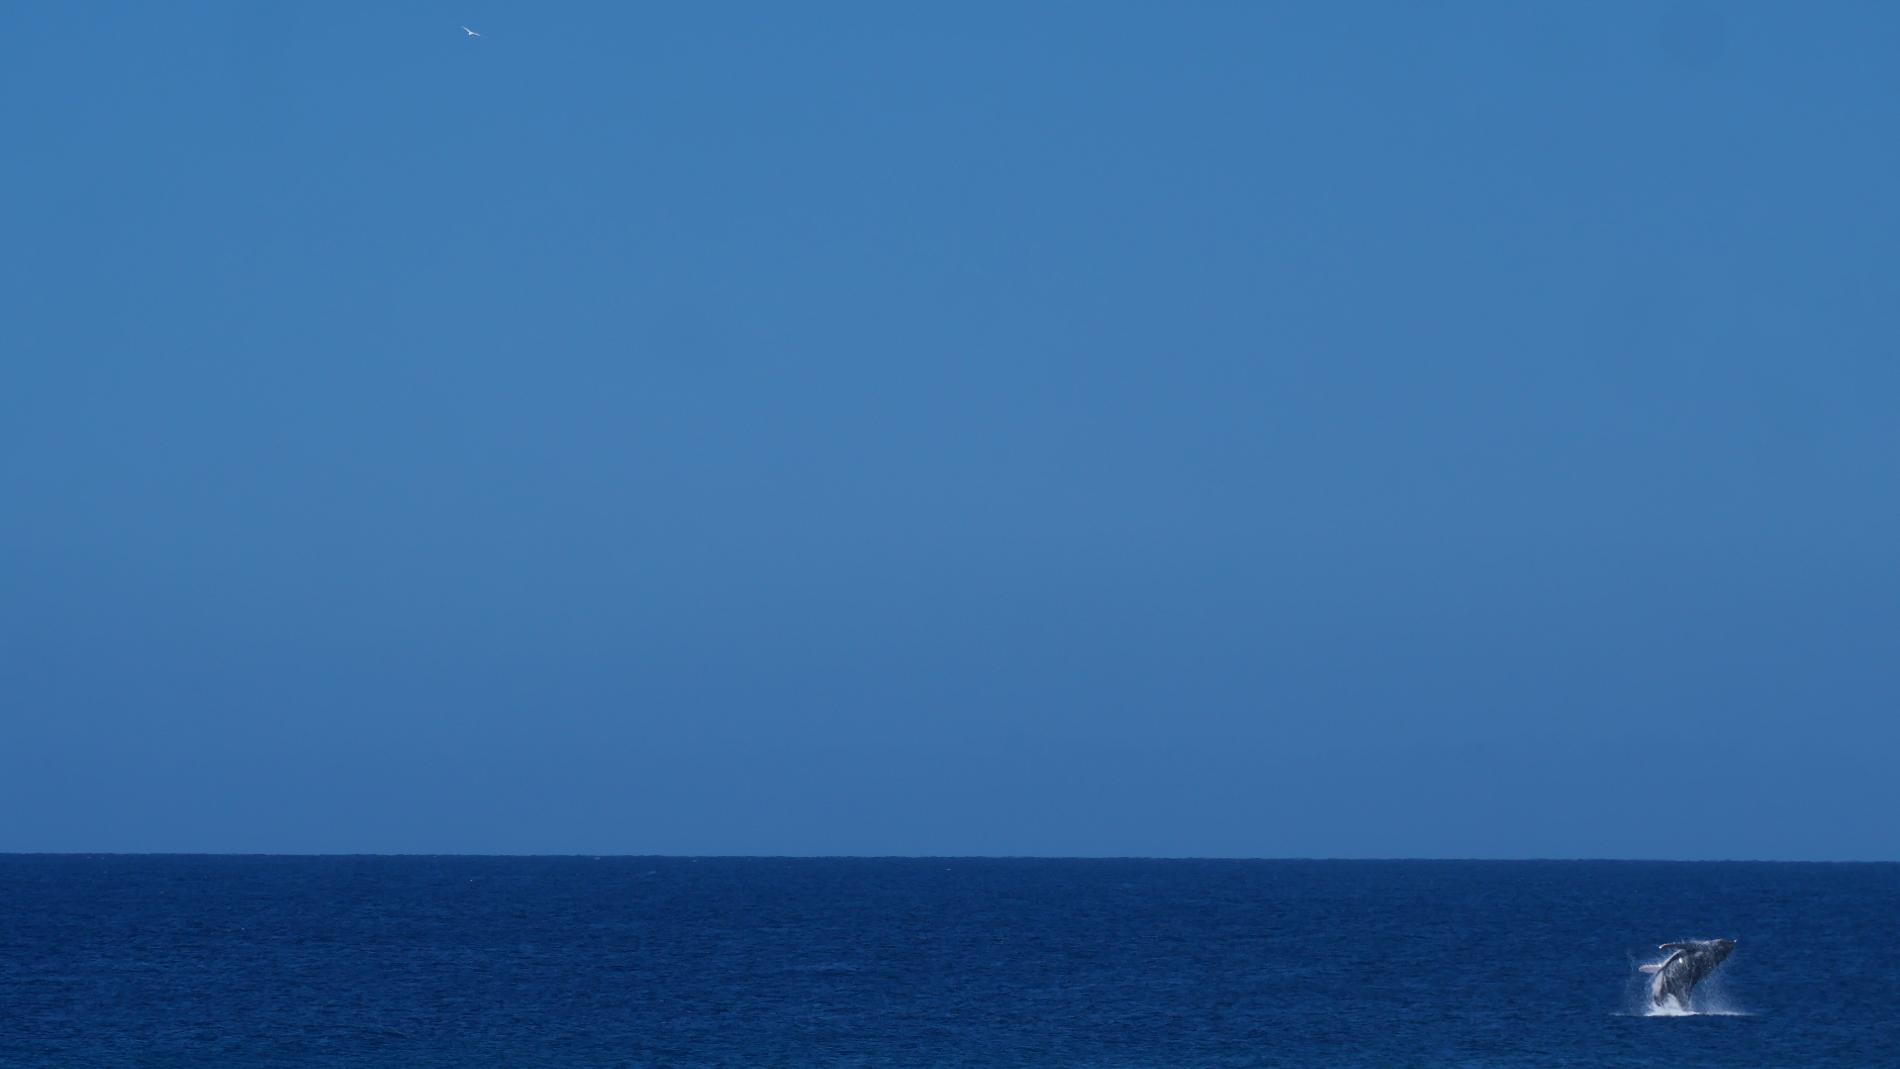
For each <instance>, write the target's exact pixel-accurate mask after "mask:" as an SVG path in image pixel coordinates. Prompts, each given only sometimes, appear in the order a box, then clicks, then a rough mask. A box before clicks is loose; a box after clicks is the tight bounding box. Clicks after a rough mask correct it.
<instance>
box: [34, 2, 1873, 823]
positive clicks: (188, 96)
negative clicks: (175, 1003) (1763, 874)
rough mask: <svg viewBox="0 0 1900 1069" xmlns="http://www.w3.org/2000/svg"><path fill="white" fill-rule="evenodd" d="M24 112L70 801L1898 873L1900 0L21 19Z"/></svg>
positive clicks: (445, 8)
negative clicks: (1707, 861) (1829, 865)
mask: <svg viewBox="0 0 1900 1069" xmlns="http://www.w3.org/2000/svg"><path fill="white" fill-rule="evenodd" d="M463 23H466V24H468V25H469V26H472V27H474V28H475V29H476V30H478V31H481V32H482V33H483V34H484V35H485V36H483V37H482V38H480V39H479V40H471V39H468V38H467V37H465V36H464V35H463V33H462V30H461V29H460V24H463ZM0 138H4V152H0V195H4V200H3V202H0V349H3V350H4V355H0V814H3V816H0V850H52V851H91V850H120V851H286V852H302V851H324V852H329V851H363V852H384V851H401V852H434V851H442V852H584V853H605V852H615V853H621V852H626V853H801V854H802V853H848V854H885V853H900V854H917V853H947V854H1166V855H1260V856H1281V855H1295V856H1484V857H1528V856H1547V857H1573V856H1590V857H1679V858H1705V857H1754V858H1833V859H1853V858H1887V859H1892V858H1900V821H1896V820H1895V819H1894V818H1895V814H1896V813H1900V774H1896V772H1895V770H1894V768H1893V763H1894V761H1895V759H1896V757H1897V756H1900V192H1897V191H1900V6H1895V5H1892V4H1886V3H1866V4H1847V3H1831V4H1823V5H1812V6H1810V5H1797V4H1792V3H1788V4H1776V5H1753V4H1741V3H1713V2H1712V3H1707V4H1686V5H1676V6H1671V5H1668V4H1662V3H1635V4H1595V3H1589V4H1586V3H1572V4H1518V3H1497V4H1460V3H1451V4H1417V3H1410V2H1406V3H1390V4H1372V3H1354V4H1321V3H1312V4H1268V3H1219V4H1216V3H1196V4H1159V3H1106V2H1087V3H1081V2H1077V3H1061V4H1029V5H1023V4H1016V3H975V4H969V3H961V4H928V5H926V4H890V3H863V4H837V3H820V4H802V5H800V4H782V3H761V4H708V5H699V4H665V5H659V4H654V5H636V4H626V3H618V2H615V3H596V4H581V3H569V4H557V5H526V4H502V3H492V2H474V0H471V2H469V3H467V4H462V5H445V4H440V3H429V4H396V5H389V4H342V5H322V4H301V5H284V4H254V3H235V2H234V3H229V4H162V5H161V4H146V3H137V4H132V3H127V4H120V5H106V4H83V5H82V4H36V5H28V4H10V5H6V6H5V7H4V8H0Z"/></svg>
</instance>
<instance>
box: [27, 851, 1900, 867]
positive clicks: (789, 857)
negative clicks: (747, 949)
mask: <svg viewBox="0 0 1900 1069" xmlns="http://www.w3.org/2000/svg"><path fill="white" fill-rule="evenodd" d="M36 857H43V858H187V857H189V858H309V859H313V860H315V859H325V858H334V859H349V858H390V859H400V858H463V859H468V860H534V859H567V860H592V861H605V860H634V859H640V860H649V861H652V860H661V861H1232V862H1305V863H1362V864H1363V863H1371V864H1389V863H1401V862H1452V863H1470V864H1552V863H1563V864H1577V863H1596V864H1625V865H1634V864H1666V865H1900V858H1776V857H1723V858H1670V857H1555V856H1543V857H1471V856H1463V857H1425V856H1400V855H1382V856H1330V857H1322V856H1317V855H1291V854H1289V855H1265V854H1260V855H1251V854H1248V855H1243V854H720V853H712V854H642V853H611V852H609V853H591V852H580V853H574V852H560V853H555V852H550V853H532V852H521V853H471V852H460V851H392V852H369V851H266V850H223V851H214V850H0V858H36Z"/></svg>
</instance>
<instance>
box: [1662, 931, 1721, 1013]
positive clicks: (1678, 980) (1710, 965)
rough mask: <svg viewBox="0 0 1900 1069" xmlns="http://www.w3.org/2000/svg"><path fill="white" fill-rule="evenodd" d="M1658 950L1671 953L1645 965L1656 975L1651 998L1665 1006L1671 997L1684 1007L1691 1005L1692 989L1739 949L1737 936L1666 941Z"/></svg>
mask: <svg viewBox="0 0 1900 1069" xmlns="http://www.w3.org/2000/svg"><path fill="white" fill-rule="evenodd" d="M1656 949H1657V950H1667V951H1669V956H1668V957H1666V958H1664V959H1663V960H1661V961H1659V962H1656V963H1655V964H1653V965H1645V966H1643V971H1644V972H1646V973H1654V974H1655V976H1654V978H1653V979H1651V980H1650V982H1649V1001H1650V1003H1651V1004H1652V1005H1656V1006H1661V1005H1662V1004H1664V1003H1665V1002H1667V1001H1669V1000H1670V999H1674V1000H1675V1002H1676V1005H1678V1006H1680V1007H1682V1008H1683V1009H1685V1010H1686V1009H1688V1008H1689V993H1690V992H1691V991H1694V990H1695V985H1697V984H1699V983H1701V982H1702V981H1703V980H1704V979H1706V978H1707V977H1708V975H1709V974H1710V973H1712V972H1714V971H1715V967H1716V966H1717V965H1720V964H1722V959H1724V958H1726V957H1728V956H1729V953H1730V952H1731V951H1733V950H1734V949H1735V940H1733V939H1691V940H1688V941H1686V942H1682V943H1664V944H1663V945H1662V946H1659V947H1657V948H1656Z"/></svg>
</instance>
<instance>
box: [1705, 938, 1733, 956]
mask: <svg viewBox="0 0 1900 1069" xmlns="http://www.w3.org/2000/svg"><path fill="white" fill-rule="evenodd" d="M1708 947H1709V953H1710V954H1711V955H1713V956H1714V958H1715V960H1716V961H1718V962H1719V961H1721V960H1722V959H1723V958H1726V957H1728V956H1729V955H1730V954H1733V953H1734V952H1735V940H1733V939H1711V940H1709V943H1708Z"/></svg>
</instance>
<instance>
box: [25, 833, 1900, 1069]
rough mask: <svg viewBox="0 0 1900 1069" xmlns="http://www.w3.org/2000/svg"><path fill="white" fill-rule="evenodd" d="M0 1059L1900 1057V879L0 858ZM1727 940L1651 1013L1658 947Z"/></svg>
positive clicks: (1558, 868)
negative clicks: (1702, 971) (1695, 988)
mask: <svg viewBox="0 0 1900 1069" xmlns="http://www.w3.org/2000/svg"><path fill="white" fill-rule="evenodd" d="M0 906H4V913H3V914H0V1065H5V1066H9V1067H11V1066H61V1067H65V1066H116V1065H124V1066H267V1065H268V1066H277V1065H283V1066H450V1065H453V1066H497V1067H499V1066H700V1065H706V1066H713V1065H717V1066H866V1067H869V1066H1039V1067H1040V1066H1103V1067H1109V1066H1113V1067H1158V1066H1613V1065H1615V1066H1650V1065H1653V1066H1670V1067H1686V1066H1868V1065H1900V865H1797V864H1653V863H1635V862H1628V863H1623V862H1507V863H1489V862H1435V861H1401V862H1307V861H1132V860H1131V861H1060V860H1047V861H1043V860H960V859H947V860H946V859H938V860H789V859H787V860H777V859H723V858H704V859H698V860H691V859H685V858H603V859H588V858H462V857H442V858H430V857H402V858H394V857H389V858H383V857H338V858H301V857H126V856H110V857H71V856H61V857H38V856H6V857H0ZM1695 936H1732V937H1735V938H1738V939H1739V940H1740V941H1741V942H1740V946H1739V948H1738V949H1737V951H1736V953H1735V955H1734V956H1733V957H1732V958H1730V959H1729V961H1728V963H1727V964H1726V965H1724V966H1723V968H1722V970H1721V971H1720V972H1719V973H1718V974H1717V981H1716V983H1717V986H1716V987H1715V988H1714V989H1712V990H1711V991H1710V992H1709V995H1708V997H1707V999H1706V1000H1705V1002H1704V1006H1705V1007H1706V1008H1714V1009H1719V1010H1724V1011H1727V1012H1726V1013H1725V1014H1721V1015H1714V1014H1711V1015H1703V1016H1692V1017H1647V1016H1643V1015H1642V1014H1641V1002H1640V985H1641V979H1640V977H1639V976H1638V975H1637V973H1636V972H1635V970H1634V965H1635V963H1636V962H1637V961H1639V960H1641V959H1642V958H1644V957H1648V956H1651V952H1652V951H1653V948H1654V946H1655V944H1657V943H1660V942H1663V941H1664V940H1668V939H1675V938H1680V937H1695Z"/></svg>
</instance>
